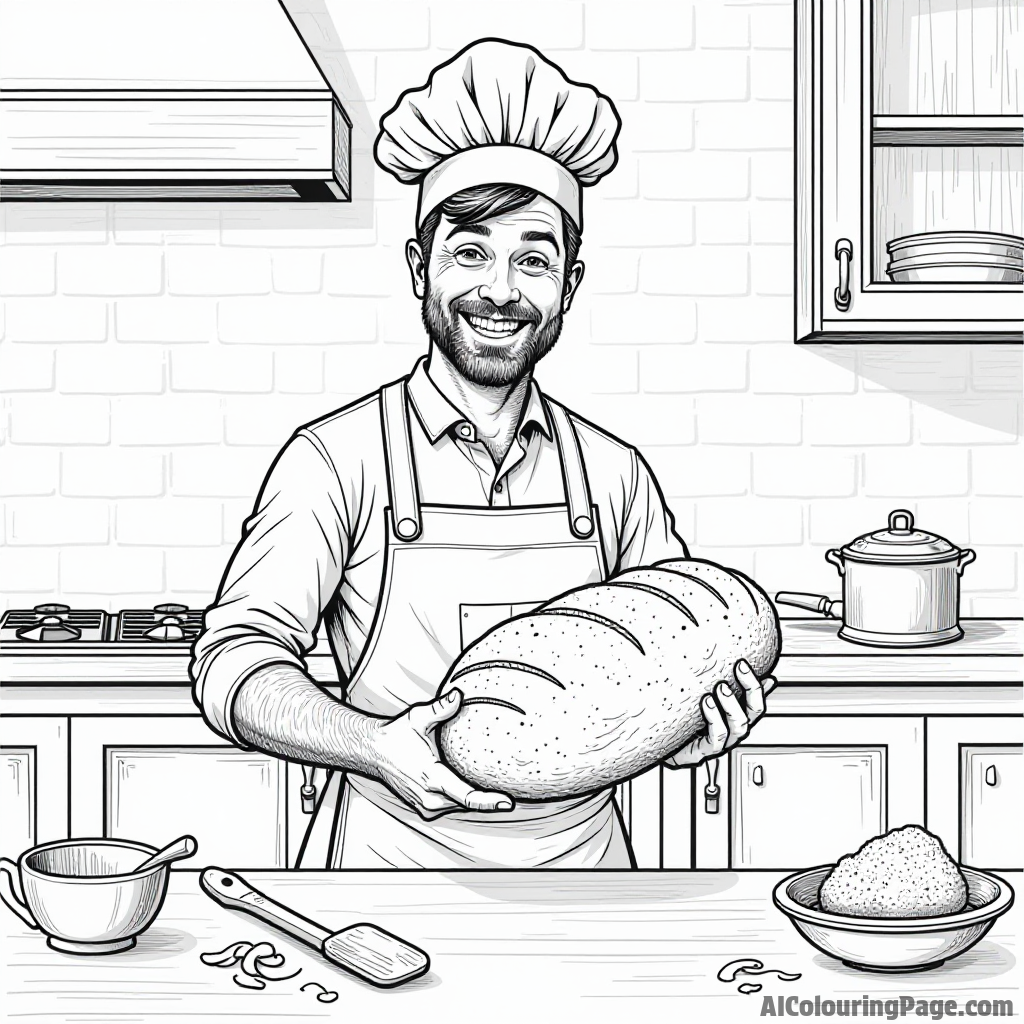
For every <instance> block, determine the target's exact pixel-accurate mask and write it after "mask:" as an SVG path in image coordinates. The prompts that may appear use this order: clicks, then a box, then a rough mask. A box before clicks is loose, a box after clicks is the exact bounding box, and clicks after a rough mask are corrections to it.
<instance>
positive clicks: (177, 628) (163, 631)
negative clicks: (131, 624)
mask: <svg viewBox="0 0 1024 1024" xmlns="http://www.w3.org/2000/svg"><path fill="white" fill-rule="evenodd" d="M162 607H171V608H180V607H182V606H181V605H164V606H162ZM153 610H154V611H157V609H156V608H154V609H153ZM185 611H188V609H185ZM184 626H185V620H184V619H183V618H181V617H180V616H178V615H165V616H164V617H163V618H162V619H161V620H160V621H159V622H158V623H157V624H156V625H155V626H153V627H152V628H151V629H147V630H146V632H145V633H143V634H142V635H143V636H144V637H145V638H146V639H147V640H158V641H159V640H184V639H185V638H186V637H188V636H190V635H191V634H189V633H186V632H185V628H184Z"/></svg>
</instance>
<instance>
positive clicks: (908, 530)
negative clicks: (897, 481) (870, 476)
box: [843, 508, 960, 564]
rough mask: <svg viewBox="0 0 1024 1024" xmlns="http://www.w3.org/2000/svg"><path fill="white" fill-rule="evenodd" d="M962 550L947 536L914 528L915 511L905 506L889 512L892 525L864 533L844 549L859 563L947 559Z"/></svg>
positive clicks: (848, 556)
mask: <svg viewBox="0 0 1024 1024" xmlns="http://www.w3.org/2000/svg"><path fill="white" fill-rule="evenodd" d="M959 553H960V549H959V548H958V547H957V546H956V545H955V544H951V543H950V542H949V541H948V540H946V538H945V537H940V536H938V535H937V534H934V533H928V532H927V530H918V529H915V528H914V514H913V513H912V512H909V511H907V509H904V508H898V509H896V511H895V512H891V513H889V528H888V529H886V530H877V531H875V532H874V533H865V534H864V535H863V536H862V537H858V538H857V539H856V540H855V541H853V543H851V544H847V545H846V547H844V548H843V556H844V557H845V558H850V559H852V560H853V561H859V562H901V563H904V564H906V563H913V562H945V561H948V560H950V559H952V558H954V557H956V556H957V555H959Z"/></svg>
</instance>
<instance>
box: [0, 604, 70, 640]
mask: <svg viewBox="0 0 1024 1024" xmlns="http://www.w3.org/2000/svg"><path fill="white" fill-rule="evenodd" d="M44 608H45V609H51V608H54V609H62V610H63V611H64V612H68V611H70V609H69V608H67V607H66V606H65V605H62V604H57V605H38V606H37V607H36V608H35V609H33V610H34V611H37V612H38V611H40V610H41V609H44ZM14 635H15V636H16V637H17V638H18V639H19V640H35V641H37V642H39V643H58V642H60V641H63V640H77V639H79V637H81V635H82V631H81V630H80V629H76V628H75V627H74V626H72V625H69V624H68V623H66V622H65V621H64V620H63V619H62V618H61V617H60V616H59V615H44V616H43V617H42V618H41V619H40V620H39V622H37V623H36V624H35V625H34V626H25V627H23V628H22V629H18V630H15V633H14Z"/></svg>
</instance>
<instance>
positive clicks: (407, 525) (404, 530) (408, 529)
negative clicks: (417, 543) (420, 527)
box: [396, 519, 416, 537]
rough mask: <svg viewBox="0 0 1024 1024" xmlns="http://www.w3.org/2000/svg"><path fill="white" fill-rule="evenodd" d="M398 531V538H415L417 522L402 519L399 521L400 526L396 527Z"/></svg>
mask: <svg viewBox="0 0 1024 1024" xmlns="http://www.w3.org/2000/svg"><path fill="white" fill-rule="evenodd" d="M396 529H397V530H398V536H399V537H415V536H416V522H415V520H412V519H400V520H399V521H398V526H397V527H396Z"/></svg>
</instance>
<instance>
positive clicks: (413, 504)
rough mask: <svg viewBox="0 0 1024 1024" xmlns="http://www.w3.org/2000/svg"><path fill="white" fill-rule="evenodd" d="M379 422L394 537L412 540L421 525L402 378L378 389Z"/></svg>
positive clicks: (407, 409)
mask: <svg viewBox="0 0 1024 1024" xmlns="http://www.w3.org/2000/svg"><path fill="white" fill-rule="evenodd" d="M380 419H381V426H382V428H383V432H384V461H385V462H386V463H387V471H388V493H389V495H390V497H391V523H392V526H393V527H394V531H395V535H396V536H397V537H399V538H400V539H401V540H404V541H412V540H415V539H416V538H417V537H418V536H419V535H420V531H421V530H422V529H423V522H422V519H421V517H420V496H419V488H418V487H417V485H416V467H415V465H414V463H413V460H412V439H411V438H410V436H409V404H408V402H407V400H406V394H405V380H404V379H403V380H396V381H395V382H394V383H393V384H385V385H384V387H382V388H381V389H380Z"/></svg>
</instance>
